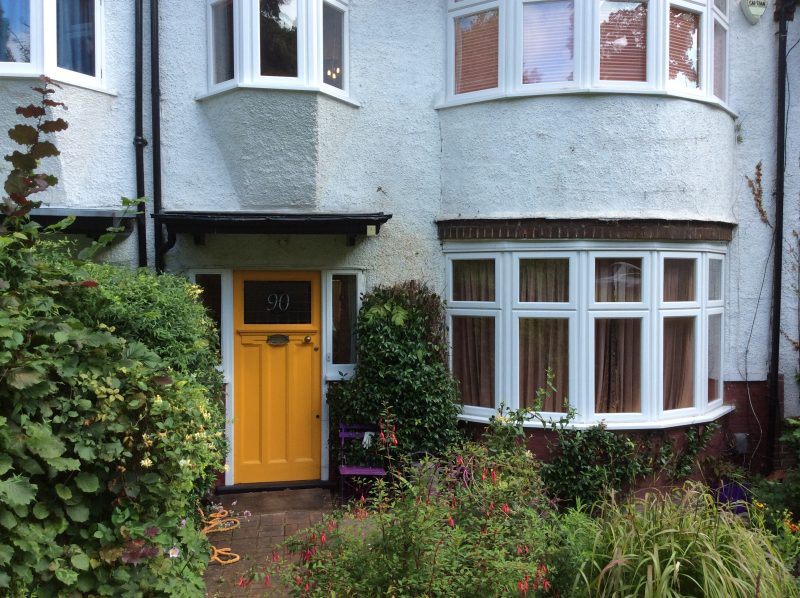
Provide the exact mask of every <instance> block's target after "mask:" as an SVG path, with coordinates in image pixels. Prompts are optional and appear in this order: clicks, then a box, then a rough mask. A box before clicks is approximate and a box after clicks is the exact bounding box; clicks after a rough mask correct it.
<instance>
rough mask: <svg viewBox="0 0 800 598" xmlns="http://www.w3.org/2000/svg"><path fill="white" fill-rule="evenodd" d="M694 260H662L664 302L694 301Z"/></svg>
mask: <svg viewBox="0 0 800 598" xmlns="http://www.w3.org/2000/svg"><path fill="white" fill-rule="evenodd" d="M694 263H695V260H686V259H665V260H664V301H694V300H695V299H694Z"/></svg>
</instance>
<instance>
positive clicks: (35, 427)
mask: <svg viewBox="0 0 800 598" xmlns="http://www.w3.org/2000/svg"><path fill="white" fill-rule="evenodd" d="M25 434H26V435H27V436H28V443H27V444H28V450H29V451H30V452H32V453H33V454H35V455H39V456H40V457H41V458H42V459H55V458H56V457H60V456H61V455H63V454H64V452H65V451H66V450H67V448H66V447H65V446H64V443H63V442H61V439H60V438H58V437H57V436H55V435H54V434H53V431H52V430H51V429H50V428H48V427H47V426H45V425H44V424H27V425H25Z"/></svg>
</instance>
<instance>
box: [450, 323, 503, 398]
mask: <svg viewBox="0 0 800 598" xmlns="http://www.w3.org/2000/svg"><path fill="white" fill-rule="evenodd" d="M494 326H495V325H494V318H491V317H490V318H487V317H472V316H453V331H452V339H453V375H454V376H455V377H456V379H457V380H458V381H459V382H460V383H461V384H460V387H461V402H462V403H463V404H464V405H473V406H476V407H490V408H492V409H494V407H495V400H494V358H495V356H494V339H495V330H494Z"/></svg>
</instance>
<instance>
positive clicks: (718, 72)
mask: <svg viewBox="0 0 800 598" xmlns="http://www.w3.org/2000/svg"><path fill="white" fill-rule="evenodd" d="M727 37H728V32H727V31H725V28H724V27H723V26H722V25H721V24H720V22H719V21H716V20H715V21H714V95H715V96H717V97H718V98H719V99H720V100H726V99H727V98H726V97H725V87H726V84H727V81H726V79H727V77H726V75H727V73H726V71H725V65H726V64H727V63H728V56H727V53H728V44H727Z"/></svg>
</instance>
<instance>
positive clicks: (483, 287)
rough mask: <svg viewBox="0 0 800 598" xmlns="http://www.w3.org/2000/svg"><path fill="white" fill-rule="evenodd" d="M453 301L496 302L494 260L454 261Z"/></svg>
mask: <svg viewBox="0 0 800 598" xmlns="http://www.w3.org/2000/svg"><path fill="white" fill-rule="evenodd" d="M453 301H494V260H454V261H453Z"/></svg>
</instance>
